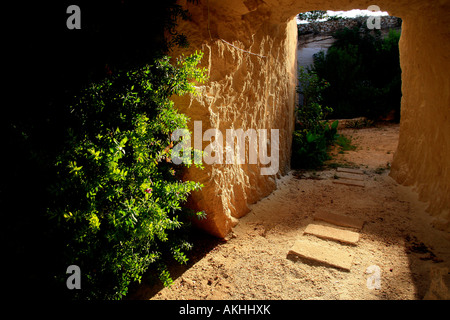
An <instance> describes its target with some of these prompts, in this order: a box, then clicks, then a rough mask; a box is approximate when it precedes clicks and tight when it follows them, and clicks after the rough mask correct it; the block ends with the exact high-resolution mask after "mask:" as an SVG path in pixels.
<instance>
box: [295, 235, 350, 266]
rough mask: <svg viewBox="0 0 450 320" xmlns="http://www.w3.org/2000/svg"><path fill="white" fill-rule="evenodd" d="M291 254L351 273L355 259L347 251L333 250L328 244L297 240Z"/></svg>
mask: <svg viewBox="0 0 450 320" xmlns="http://www.w3.org/2000/svg"><path fill="white" fill-rule="evenodd" d="M289 254H294V255H297V256H299V257H301V258H304V259H307V260H311V261H316V262H319V263H322V264H324V265H327V266H331V267H335V268H338V269H342V270H345V271H350V267H351V266H352V262H353V257H352V256H351V254H349V253H347V252H346V251H345V250H339V249H336V248H332V247H330V246H329V245H327V244H326V243H321V244H317V243H312V242H310V241H307V240H297V241H296V242H295V243H294V245H293V246H292V248H291V249H290V250H289Z"/></svg>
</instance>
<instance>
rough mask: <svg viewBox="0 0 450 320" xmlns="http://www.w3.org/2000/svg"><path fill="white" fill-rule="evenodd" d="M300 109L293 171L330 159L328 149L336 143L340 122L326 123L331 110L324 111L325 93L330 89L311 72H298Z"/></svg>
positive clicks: (297, 113)
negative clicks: (323, 96) (300, 97)
mask: <svg viewBox="0 0 450 320" xmlns="http://www.w3.org/2000/svg"><path fill="white" fill-rule="evenodd" d="M298 78H299V87H298V89H297V92H298V93H300V94H302V97H303V99H302V101H301V105H299V106H298V108H297V109H296V124H295V130H294V133H293V139H292V157H291V167H292V168H296V169H300V168H315V167H319V166H321V165H322V164H323V162H324V161H325V160H327V159H328V158H329V156H328V149H329V146H330V145H331V144H332V143H333V141H334V140H335V139H336V133H337V126H338V121H335V122H333V123H332V124H331V125H330V124H328V123H326V122H324V121H323V119H324V118H325V117H326V115H327V113H329V112H331V111H332V109H331V108H328V107H322V106H321V104H320V103H321V102H322V92H323V91H324V90H325V89H326V88H327V87H328V86H329V85H330V84H329V83H328V82H327V81H325V80H323V79H320V78H319V77H318V76H317V74H316V73H315V72H314V71H312V70H305V69H304V68H303V67H300V68H299V73H298Z"/></svg>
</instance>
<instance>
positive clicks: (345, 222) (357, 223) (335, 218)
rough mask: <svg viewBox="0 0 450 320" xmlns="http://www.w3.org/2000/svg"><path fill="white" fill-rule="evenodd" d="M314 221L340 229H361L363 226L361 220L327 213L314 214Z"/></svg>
mask: <svg viewBox="0 0 450 320" xmlns="http://www.w3.org/2000/svg"><path fill="white" fill-rule="evenodd" d="M314 219H315V220H322V221H325V222H328V223H332V224H335V225H337V226H341V227H350V228H355V229H362V227H363V225H364V221H363V220H361V219H358V218H353V217H348V216H343V215H340V214H335V213H328V212H322V213H316V214H315V215H314Z"/></svg>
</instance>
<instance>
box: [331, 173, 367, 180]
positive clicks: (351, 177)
mask: <svg viewBox="0 0 450 320" xmlns="http://www.w3.org/2000/svg"><path fill="white" fill-rule="evenodd" d="M336 176H337V177H338V178H339V179H348V180H356V181H363V180H364V178H363V176H362V175H360V174H354V173H347V172H338V173H336Z"/></svg>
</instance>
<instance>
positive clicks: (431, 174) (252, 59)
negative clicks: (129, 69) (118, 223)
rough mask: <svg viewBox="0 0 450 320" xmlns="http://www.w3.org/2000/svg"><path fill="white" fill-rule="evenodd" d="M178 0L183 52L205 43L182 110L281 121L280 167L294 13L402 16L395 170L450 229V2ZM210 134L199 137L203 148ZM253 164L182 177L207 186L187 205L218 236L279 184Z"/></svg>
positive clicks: (292, 75) (291, 102)
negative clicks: (198, 77)
mask: <svg viewBox="0 0 450 320" xmlns="http://www.w3.org/2000/svg"><path fill="white" fill-rule="evenodd" d="M180 3H181V4H182V5H183V6H185V7H186V8H188V9H189V11H190V12H191V15H192V19H191V21H188V22H181V23H180V25H179V30H180V31H182V32H184V33H185V34H186V35H187V36H188V39H189V41H190V44H191V45H190V47H189V49H187V50H186V51H180V52H175V53H174V55H178V54H181V53H185V54H186V53H190V52H192V51H195V50H199V49H200V50H202V51H203V52H204V53H205V56H204V59H203V64H204V66H205V67H207V68H208V69H209V76H210V79H209V82H208V83H207V84H206V85H205V86H202V87H201V88H200V90H201V92H202V94H201V95H200V96H198V97H190V98H177V97H175V98H174V100H175V102H176V103H178V106H179V108H180V109H181V111H183V112H185V113H186V114H187V115H188V116H189V117H190V118H191V125H192V127H191V129H192V130H193V123H194V121H202V125H203V131H204V130H206V129H209V128H216V129H219V130H220V131H221V132H223V133H224V134H225V131H226V129H239V128H242V129H244V130H247V129H250V128H252V129H256V130H257V129H271V128H277V129H279V139H280V158H279V171H278V175H283V174H285V173H286V172H287V171H288V170H289V158H290V152H291V134H292V130H293V124H294V119H293V110H294V106H295V86H296V84H297V80H296V65H297V61H296V48H297V36H296V35H297V28H296V21H295V16H296V15H297V14H298V13H299V12H305V11H310V10H350V9H358V8H359V9H366V8H367V7H368V6H369V5H372V4H376V5H378V6H379V7H380V8H381V10H382V11H388V12H389V14H391V15H394V16H398V17H400V18H402V20H403V24H402V36H401V40H400V60H401V67H402V93H403V97H402V106H401V110H402V113H401V127H400V139H399V146H398V150H397V152H396V153H395V157H394V162H393V165H392V170H391V176H392V177H393V178H394V179H396V180H397V181H398V182H399V183H401V184H404V185H415V187H416V190H417V192H418V194H419V197H420V199H421V200H423V201H428V202H429V208H428V210H429V212H430V214H431V215H433V216H435V217H436V218H437V219H436V221H437V222H439V223H438V225H439V226H440V227H441V228H443V229H446V230H447V231H450V226H449V225H448V221H449V215H450V161H449V159H450V129H449V125H448V121H449V120H450V83H449V82H450V77H449V76H448V70H450V60H449V58H450V57H449V55H450V28H449V27H448V25H447V23H448V21H447V19H446V18H447V17H448V13H449V12H450V1H448V0H440V1H433V2H430V1H414V0H412V1H411V0H408V1H406V0H400V1H395V2H392V1H386V0H379V1H377V2H376V3H373V2H372V1H365V0H354V1H344V0H328V1H327V0H315V1H312V0H311V1H308V0H227V1H222V0H199V1H198V2H196V1H193V2H188V1H186V0H183V1H180ZM208 144H209V142H207V141H204V142H203V148H205V147H206V146H207V145H208ZM260 167H261V165H259V164H242V165H232V164H223V165H212V166H208V165H207V166H206V168H205V169H204V170H197V169H195V168H192V169H190V170H189V171H188V172H187V173H186V175H187V178H192V179H195V180H197V181H201V182H202V183H203V184H204V185H205V187H204V188H203V190H202V191H201V192H198V193H196V194H194V195H193V196H192V199H191V202H190V205H191V206H193V207H196V208H198V209H201V210H205V211H206V212H207V214H208V218H207V219H206V220H203V221H202V222H200V226H201V227H202V228H203V229H205V230H206V231H208V232H209V233H211V234H213V235H216V236H218V237H224V236H225V235H226V234H227V233H228V232H229V231H230V230H231V228H232V226H233V225H234V224H235V223H236V222H237V219H238V218H240V217H241V216H243V215H245V214H246V213H247V212H248V211H249V209H248V204H250V203H254V202H256V201H258V200H259V199H261V198H262V197H264V196H266V195H268V194H270V193H271V192H272V191H273V190H274V189H275V188H276V180H275V176H273V175H272V176H270V175H261V174H260Z"/></svg>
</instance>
